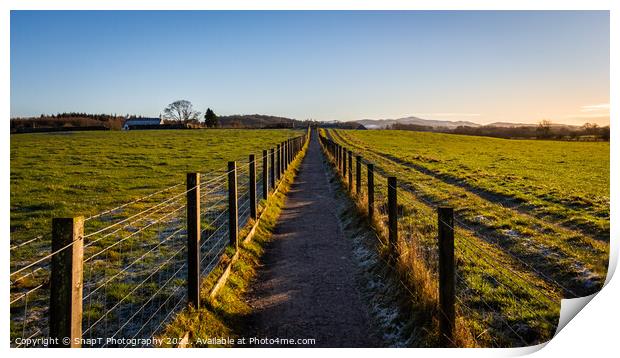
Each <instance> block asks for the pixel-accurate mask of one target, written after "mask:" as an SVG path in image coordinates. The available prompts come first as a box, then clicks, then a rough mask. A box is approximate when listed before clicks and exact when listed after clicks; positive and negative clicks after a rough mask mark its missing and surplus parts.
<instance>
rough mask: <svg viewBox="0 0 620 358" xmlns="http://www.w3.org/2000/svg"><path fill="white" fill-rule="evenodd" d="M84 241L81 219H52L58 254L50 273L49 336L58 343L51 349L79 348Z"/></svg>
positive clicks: (80, 344) (54, 256) (53, 257)
mask: <svg viewBox="0 0 620 358" xmlns="http://www.w3.org/2000/svg"><path fill="white" fill-rule="evenodd" d="M83 238H84V218H83V217H81V216H78V217H75V218H54V219H52V252H57V251H58V252H57V253H56V254H55V255H53V256H52V260H51V261H52V263H51V273H50V308H49V310H50V316H49V317H50V319H49V334H50V337H51V338H54V339H55V340H57V341H56V342H54V344H52V346H54V347H72V348H79V347H81V346H82V343H81V339H82V290H83V287H84V272H83V264H84V239H83ZM72 243H73V244H72ZM67 246H68V247H67ZM65 247H66V248H65ZM63 248H65V249H64V250H63ZM59 250H60V251H59ZM67 338H69V342H67V341H66V339H67Z"/></svg>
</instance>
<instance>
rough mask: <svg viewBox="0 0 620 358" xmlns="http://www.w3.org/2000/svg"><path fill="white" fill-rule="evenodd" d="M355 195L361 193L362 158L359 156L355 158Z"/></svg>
mask: <svg viewBox="0 0 620 358" xmlns="http://www.w3.org/2000/svg"><path fill="white" fill-rule="evenodd" d="M355 193H356V194H357V195H360V194H361V193H362V157H361V156H360V155H358V156H356V157H355Z"/></svg>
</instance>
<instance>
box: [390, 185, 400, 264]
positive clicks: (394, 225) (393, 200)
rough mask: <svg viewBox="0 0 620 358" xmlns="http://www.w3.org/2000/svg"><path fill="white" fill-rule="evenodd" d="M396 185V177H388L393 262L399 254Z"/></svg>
mask: <svg viewBox="0 0 620 358" xmlns="http://www.w3.org/2000/svg"><path fill="white" fill-rule="evenodd" d="M396 185H397V184H396V177H388V230H389V239H390V240H389V241H390V252H391V256H392V259H393V260H394V261H393V262H395V260H396V257H397V255H398V250H397V248H398V200H397V198H398V195H397V192H396Z"/></svg>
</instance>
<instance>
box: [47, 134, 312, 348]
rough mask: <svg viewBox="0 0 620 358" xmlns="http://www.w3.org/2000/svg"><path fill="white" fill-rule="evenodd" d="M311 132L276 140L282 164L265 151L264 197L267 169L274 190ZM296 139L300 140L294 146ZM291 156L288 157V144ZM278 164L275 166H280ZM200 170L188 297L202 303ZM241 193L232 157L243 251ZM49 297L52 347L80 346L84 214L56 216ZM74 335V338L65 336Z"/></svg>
mask: <svg viewBox="0 0 620 358" xmlns="http://www.w3.org/2000/svg"><path fill="white" fill-rule="evenodd" d="M307 136H308V132H306V134H304V135H302V136H299V137H297V138H294V139H290V140H287V141H284V142H282V143H280V144H278V145H277V163H276V160H275V159H276V158H275V154H276V153H274V148H270V150H269V157H270V159H271V166H269V165H268V164H269V163H268V160H267V159H268V158H267V157H268V156H267V150H263V181H264V182H263V184H264V185H263V199H267V197H268V195H269V186H268V177H267V173H268V171H269V173H270V174H271V182H270V184H271V188H272V190H275V183H276V173H277V180H279V179H280V178H281V177H282V174H283V173H284V171H283V169H284V168H285V167H284V162H286V165H287V166H288V164H290V163H291V162H292V161H293V158H294V157H295V156H296V155H297V154H298V153H299V152H300V151H301V149H302V148H303V144H304V143H305V141H306V140H307ZM293 144H295V145H294V146H293ZM285 147H287V148H288V149H287V150H288V155H287V156H286V158H284V156H283V154H284V148H285ZM249 165H250V168H249V170H250V186H249V194H250V201H251V206H250V208H251V215H252V217H253V218H255V219H256V217H257V207H256V161H255V157H254V155H253V154H251V155H250V156H249ZM276 166H277V167H278V170H277V171H276V170H275V168H276ZM200 195H201V194H200V173H187V176H186V200H187V202H186V205H187V212H186V213H187V243H186V245H187V265H188V270H187V297H188V305H191V306H194V307H196V308H199V307H200V285H201V277H200V236H201V227H200V226H201V225H200ZM237 201H238V196H237V164H236V162H234V161H231V162H228V213H229V217H228V223H229V242H230V245H231V246H232V247H233V248H234V249H235V252H236V251H237V250H238V245H239V238H238V235H239V222H238V219H239V212H238V202H237ZM51 252H52V253H53V255H52V256H51V267H50V296H49V334H50V338H51V340H50V342H51V344H50V346H52V347H72V348H79V347H81V340H82V296H83V287H84V270H83V265H84V217H82V216H77V217H71V218H53V219H52V244H51ZM66 338H69V340H65V339H66Z"/></svg>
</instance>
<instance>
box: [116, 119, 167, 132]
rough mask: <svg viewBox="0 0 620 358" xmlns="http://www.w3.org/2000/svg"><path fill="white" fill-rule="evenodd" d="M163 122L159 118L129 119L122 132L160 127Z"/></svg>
mask: <svg viewBox="0 0 620 358" xmlns="http://www.w3.org/2000/svg"><path fill="white" fill-rule="evenodd" d="M162 124H164V120H163V119H161V118H129V119H127V120H126V121H125V125H123V129H124V130H129V129H139V128H146V127H154V126H161V125H162Z"/></svg>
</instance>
